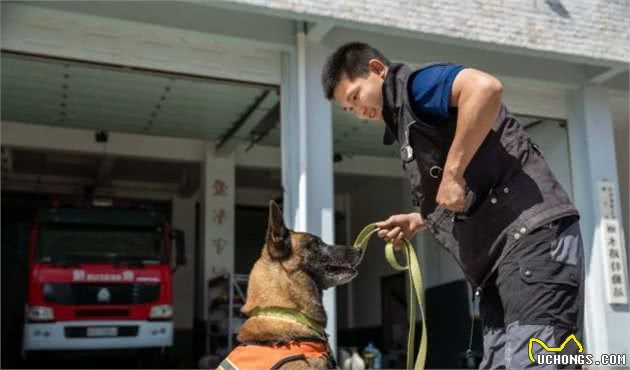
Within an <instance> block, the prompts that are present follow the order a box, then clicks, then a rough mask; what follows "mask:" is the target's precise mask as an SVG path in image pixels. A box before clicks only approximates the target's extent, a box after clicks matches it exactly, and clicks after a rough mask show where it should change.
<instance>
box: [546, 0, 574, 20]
mask: <svg viewBox="0 0 630 370" xmlns="http://www.w3.org/2000/svg"><path fill="white" fill-rule="evenodd" d="M545 3H547V5H549V8H550V9H551V10H552V11H553V12H554V13H556V14H557V15H559V16H561V17H562V18H571V14H570V13H569V11H568V10H567V8H565V7H564V5H562V1H560V0H545Z"/></svg>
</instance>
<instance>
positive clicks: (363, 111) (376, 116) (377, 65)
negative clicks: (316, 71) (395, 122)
mask: <svg viewBox="0 0 630 370" xmlns="http://www.w3.org/2000/svg"><path fill="white" fill-rule="evenodd" d="M389 64H390V61H389V59H387V58H386V57H385V56H384V55H383V54H382V53H381V52H380V51H378V50H377V49H375V48H373V47H371V46H370V45H368V44H364V43H360V42H351V43H348V44H345V45H343V46H341V47H339V48H338V49H337V50H336V51H335V52H334V53H333V54H331V55H330V56H329V57H328V60H327V61H326V64H325V65H324V68H323V70H322V87H323V88H324V94H325V95H326V98H327V99H330V100H332V99H334V100H335V101H336V102H337V104H339V105H340V106H341V107H342V108H343V109H344V110H346V111H349V112H352V113H353V114H354V115H355V116H357V117H358V118H360V119H373V120H382V119H383V116H382V113H381V111H382V109H383V98H382V96H383V94H382V87H383V81H384V80H385V76H386V75H387V69H388V67H389Z"/></svg>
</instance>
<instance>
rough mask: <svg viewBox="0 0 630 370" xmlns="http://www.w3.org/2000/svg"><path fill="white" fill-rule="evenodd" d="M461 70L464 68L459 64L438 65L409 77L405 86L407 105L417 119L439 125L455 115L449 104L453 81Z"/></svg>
mask: <svg viewBox="0 0 630 370" xmlns="http://www.w3.org/2000/svg"><path fill="white" fill-rule="evenodd" d="M462 69H464V66H462V65H459V64H438V65H434V66H431V67H427V68H425V69H422V70H420V71H417V72H414V74H412V75H411V77H410V78H409V83H408V85H407V86H408V89H409V104H411V108H412V109H413V112H414V113H415V114H416V116H418V118H420V119H421V120H423V121H424V122H425V123H428V124H431V125H440V124H442V123H444V122H446V121H447V120H448V119H449V118H451V117H452V116H453V115H454V114H456V113H455V111H456V109H455V108H451V107H450V106H449V105H450V104H449V102H450V99H451V89H452V87H453V81H454V80H455V77H456V76H457V74H458V73H459V72H460V71H461V70H462Z"/></svg>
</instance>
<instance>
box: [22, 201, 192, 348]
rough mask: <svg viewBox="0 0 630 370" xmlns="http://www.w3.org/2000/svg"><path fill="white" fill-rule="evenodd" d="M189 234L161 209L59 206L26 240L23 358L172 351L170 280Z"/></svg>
mask: <svg viewBox="0 0 630 370" xmlns="http://www.w3.org/2000/svg"><path fill="white" fill-rule="evenodd" d="M185 263H186V256H185V248H184V235H183V233H182V232H181V231H179V230H172V229H171V228H170V227H169V225H168V223H167V222H166V220H165V218H164V217H163V216H162V215H161V214H159V213H158V212H156V211H152V210H149V209H143V208H138V207H112V206H110V205H109V204H107V205H106V206H105V207H102V206H92V205H90V206H80V207H77V206H76V205H75V206H73V207H67V206H55V207H50V208H46V209H41V210H39V211H38V213H37V216H36V219H35V221H34V223H33V226H32V228H31V230H30V235H29V271H28V272H29V276H28V294H27V302H26V308H25V309H26V311H25V322H24V336H23V342H22V352H23V355H24V356H26V355H28V354H32V353H34V351H73V350H101V349H103V350H104V349H107V350H111V349H114V350H116V349H134V348H137V349H161V350H162V351H163V350H164V349H165V348H167V347H170V346H172V345H173V292H172V290H173V287H172V275H173V273H174V271H175V269H176V268H177V266H180V265H183V264H185Z"/></svg>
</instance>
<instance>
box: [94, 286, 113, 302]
mask: <svg viewBox="0 0 630 370" xmlns="http://www.w3.org/2000/svg"><path fill="white" fill-rule="evenodd" d="M111 299H112V294H111V293H110V292H109V289H107V288H101V290H99V291H98V293H97V294H96V300H97V301H99V302H100V303H108V302H109V301H110V300H111Z"/></svg>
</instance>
